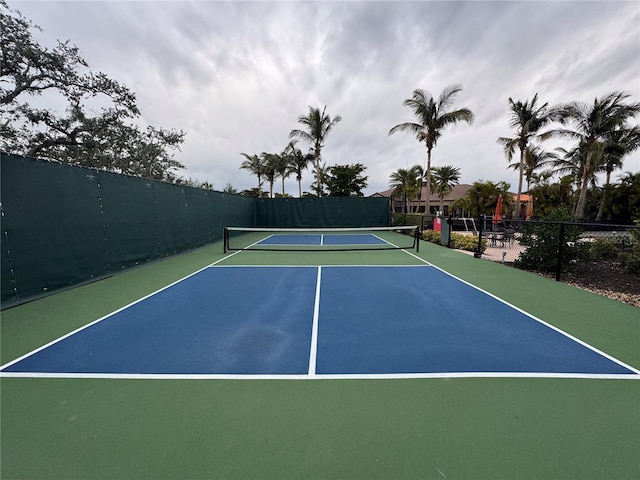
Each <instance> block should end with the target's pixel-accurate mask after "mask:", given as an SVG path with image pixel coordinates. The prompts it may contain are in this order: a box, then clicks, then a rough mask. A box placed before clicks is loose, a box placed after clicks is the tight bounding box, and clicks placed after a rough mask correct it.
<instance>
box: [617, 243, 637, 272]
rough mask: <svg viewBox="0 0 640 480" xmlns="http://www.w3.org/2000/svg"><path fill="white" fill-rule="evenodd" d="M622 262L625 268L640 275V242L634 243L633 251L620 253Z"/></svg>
mask: <svg viewBox="0 0 640 480" xmlns="http://www.w3.org/2000/svg"><path fill="white" fill-rule="evenodd" d="M620 263H621V264H622V266H624V268H625V270H626V271H627V272H629V273H631V274H633V275H640V242H636V243H635V244H634V245H633V250H632V251H631V253H624V254H622V255H620Z"/></svg>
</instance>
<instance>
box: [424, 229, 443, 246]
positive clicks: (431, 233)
mask: <svg viewBox="0 0 640 480" xmlns="http://www.w3.org/2000/svg"><path fill="white" fill-rule="evenodd" d="M422 240H426V241H427V242H431V243H435V244H437V245H440V232H436V231H435V230H423V231H422Z"/></svg>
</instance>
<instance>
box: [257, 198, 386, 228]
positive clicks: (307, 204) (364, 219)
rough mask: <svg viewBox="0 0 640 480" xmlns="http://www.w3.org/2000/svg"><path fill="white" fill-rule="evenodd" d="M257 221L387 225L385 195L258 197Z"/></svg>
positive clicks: (301, 224)
mask: <svg viewBox="0 0 640 480" xmlns="http://www.w3.org/2000/svg"><path fill="white" fill-rule="evenodd" d="M256 212H257V215H256V217H257V218H256V224H257V225H259V226H264V227H266V226H271V227H310V228H313V227H384V226H387V225H389V199H388V198H385V197H366V198H360V197H358V198H354V197H323V198H314V197H304V198H263V199H257V204H256Z"/></svg>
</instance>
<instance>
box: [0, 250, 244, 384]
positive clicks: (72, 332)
mask: <svg viewBox="0 0 640 480" xmlns="http://www.w3.org/2000/svg"><path fill="white" fill-rule="evenodd" d="M238 253H240V251H237V252H234V253H232V254H230V255H227V256H226V257H222V258H221V259H219V260H216V261H215V262H213V263H211V264H209V265H207V266H205V267H202V268H201V269H199V270H197V271H195V272H193V273H190V274H189V275H187V276H186V277H183V278H180V279H179V280H176V281H175V282H173V283H170V284H169V285H166V286H164V287H162V288H161V289H159V290H156V291H155V292H152V293H150V294H148V295H145V296H144V297H142V298H139V299H138V300H136V301H134V302H131V303H129V304H128V305H125V306H124V307H121V308H119V309H117V310H115V311H113V312H111V313H108V314H106V315H105V316H103V317H100V318H98V319H97V320H94V321H93V322H91V323H87V324H86V325H83V326H82V327H80V328H76V329H75V330H73V331H71V332H69V333H67V334H66V335H63V336H62V337H59V338H57V339H55V340H53V341H51V342H49V343H47V344H45V345H43V346H41V347H38V348H36V349H35V350H32V351H30V352H29V353H25V354H24V355H22V356H21V357H18V358H16V359H15V360H12V361H10V362H8V363H5V364H4V365H0V370H2V369H4V368H8V367H10V366H11V365H14V364H16V363H18V362H19V361H21V360H24V359H25V358H27V357H30V356H31V355H34V354H36V353H38V352H40V351H42V350H44V349H45V348H48V347H50V346H51V345H55V344H56V343H58V342H61V341H62V340H64V339H65V338H69V337H70V336H72V335H75V334H76V333H78V332H81V331H82V330H85V329H87V328H89V327H91V326H93V325H95V324H96V323H100V322H102V321H103V320H106V319H107V318H109V317H112V316H113V315H115V314H116V313H119V312H121V311H123V310H126V309H127V308H129V307H131V306H133V305H135V304H136V303H140V302H142V301H143V300H146V299H148V298H150V297H152V296H154V295H156V294H158V293H160V292H162V291H164V290H166V289H168V288H171V287H173V286H174V285H177V284H178V283H180V282H182V281H184V280H186V279H187V278H190V277H193V276H194V275H197V274H198V273H200V272H202V271H204V270H206V269H207V268H210V267H213V266H215V265H217V264H218V263H220V262H222V261H223V260H226V259H227V258H230V257H233V256H234V255H236V254H238ZM0 375H2V376H4V375H5V373H3V372H0Z"/></svg>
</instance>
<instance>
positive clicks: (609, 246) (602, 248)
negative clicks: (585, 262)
mask: <svg viewBox="0 0 640 480" xmlns="http://www.w3.org/2000/svg"><path fill="white" fill-rule="evenodd" d="M589 250H590V254H591V258H592V259H593V260H615V259H616V258H618V254H619V251H618V247H616V246H615V245H614V243H613V242H611V241H609V240H605V239H598V240H596V241H595V242H593V243H591V245H590V249H589Z"/></svg>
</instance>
